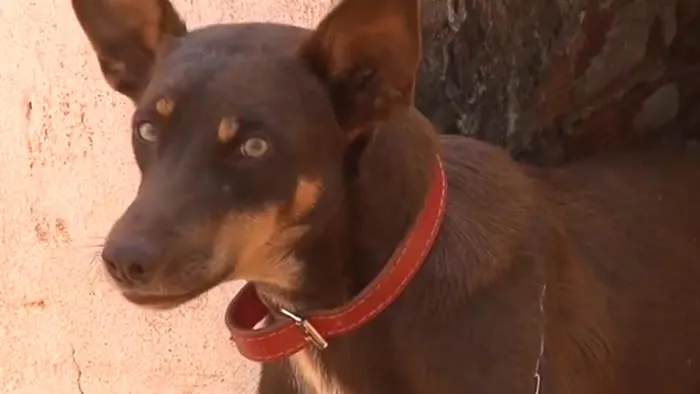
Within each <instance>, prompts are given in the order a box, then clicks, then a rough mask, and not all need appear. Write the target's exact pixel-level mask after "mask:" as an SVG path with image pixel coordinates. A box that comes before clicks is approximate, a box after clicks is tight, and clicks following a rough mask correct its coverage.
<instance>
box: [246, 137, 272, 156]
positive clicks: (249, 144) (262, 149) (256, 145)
mask: <svg viewBox="0 0 700 394" xmlns="http://www.w3.org/2000/svg"><path fill="white" fill-rule="evenodd" d="M267 150H268V144H267V141H265V140H264V139H262V138H250V139H247V140H246V141H245V142H243V144H241V154H242V155H243V156H248V157H253V158H258V157H261V156H262V155H264V154H265V153H267Z"/></svg>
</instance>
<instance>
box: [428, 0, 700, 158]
mask: <svg viewBox="0 0 700 394" xmlns="http://www.w3.org/2000/svg"><path fill="white" fill-rule="evenodd" d="M699 11H700V1H699V0H532V1H527V2H518V1H506V0H447V1H445V0H424V33H425V46H424V48H425V59H424V62H423V72H422V75H421V84H420V88H419V100H420V102H419V106H420V108H421V109H423V110H424V112H425V113H426V114H427V115H429V116H430V117H431V118H432V119H433V120H434V121H435V122H436V123H437V124H438V125H439V126H440V127H441V129H442V130H444V131H445V132H450V133H463V134H467V135H474V136H477V137H479V138H483V139H486V140H488V141H491V142H495V143H498V144H502V145H506V146H508V147H509V148H510V149H511V150H512V151H513V153H514V154H515V156H516V157H521V158H525V159H530V160H534V161H537V162H542V163H552V162H559V161H561V160H562V159H565V158H567V157H569V158H570V157H577V156H581V155H588V154H590V153H593V152H600V151H602V150H609V149H616V148H624V147H629V146H632V145H634V144H636V143H638V142H640V141H644V140H646V139H648V136H649V135H650V134H651V133H654V132H656V131H659V130H662V129H664V128H666V129H674V130H681V131H682V132H684V133H693V132H694V131H695V130H696V129H697V127H698V123H699V122H700V115H699V114H698V109H699V108H698V104H699V103H700V13H699Z"/></svg>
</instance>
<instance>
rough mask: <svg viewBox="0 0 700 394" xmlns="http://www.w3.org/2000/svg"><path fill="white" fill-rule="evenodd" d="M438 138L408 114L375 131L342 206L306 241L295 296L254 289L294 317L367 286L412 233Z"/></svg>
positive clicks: (337, 301)
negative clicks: (410, 232)
mask: <svg viewBox="0 0 700 394" xmlns="http://www.w3.org/2000/svg"><path fill="white" fill-rule="evenodd" d="M436 136H437V134H436V133H435V131H434V129H433V126H432V125H431V124H430V123H429V121H428V120H427V119H425V118H424V117H423V116H422V115H421V114H420V113H419V112H418V111H416V110H411V111H409V112H408V113H406V114H402V115H401V116H396V117H395V118H393V119H392V120H391V121H388V122H386V123H384V124H382V125H380V126H378V127H377V130H376V131H375V132H374V136H373V138H372V140H371V142H369V143H368V144H367V146H366V147H365V149H364V150H363V152H362V153H361V156H360V158H359V162H358V169H357V173H356V174H355V176H354V177H353V179H352V180H349V181H348V186H347V192H346V196H345V201H344V202H343V204H340V206H341V207H342V208H339V209H338V210H337V212H336V215H335V216H334V217H332V218H330V219H328V220H326V226H325V227H324V228H322V229H317V230H316V231H313V232H312V233H310V234H309V236H308V237H306V239H305V240H304V241H303V245H301V248H300V250H299V251H298V257H299V258H300V259H302V260H303V263H304V267H305V270H304V278H303V281H302V283H303V285H302V287H301V288H300V289H299V290H298V291H291V292H289V291H287V292H280V291H275V290H273V289H269V288H264V287H262V288H260V289H259V290H260V291H261V293H262V295H263V297H264V298H266V299H267V300H268V301H270V302H272V303H274V304H277V306H282V307H285V308H288V309H291V310H294V311H297V312H304V311H308V310H319V309H330V308H334V307H338V306H341V305H342V304H344V303H345V302H347V301H348V300H349V299H350V298H351V297H354V296H355V295H357V294H358V293H359V292H360V291H361V290H362V289H363V288H364V287H366V286H367V285H368V284H369V283H370V282H371V281H372V280H373V279H374V278H375V277H376V276H377V274H378V273H379V272H380V271H381V270H382V268H384V267H385V266H386V264H387V263H388V262H389V260H390V258H391V256H392V254H393V253H394V250H395V249H396V248H397V247H398V246H399V244H400V243H401V241H402V240H403V238H404V236H405V235H406V234H407V233H408V232H409V231H410V230H411V227H412V224H413V221H414V219H415V218H416V216H417V215H418V213H419V212H420V211H421V209H422V208H423V204H424V199H425V196H426V194H427V192H428V189H429V187H430V182H431V180H432V177H433V169H434V164H435V155H436V152H437V138H436Z"/></svg>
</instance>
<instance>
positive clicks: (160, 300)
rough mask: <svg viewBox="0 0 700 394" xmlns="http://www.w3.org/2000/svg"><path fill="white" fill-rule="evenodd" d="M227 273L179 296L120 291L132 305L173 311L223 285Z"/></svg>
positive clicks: (227, 275)
mask: <svg viewBox="0 0 700 394" xmlns="http://www.w3.org/2000/svg"><path fill="white" fill-rule="evenodd" d="M229 276H230V275H229V273H228V272H226V273H225V274H222V275H219V277H217V278H216V279H215V280H212V281H210V282H207V283H206V284H204V285H202V286H199V287H198V288H196V289H194V290H191V291H188V292H185V293H181V294H167V293H163V294H153V293H142V292H138V291H132V290H123V291H122V296H123V297H124V298H126V300H127V301H129V302H131V303H132V304H135V305H138V306H141V307H144V308H149V309H157V310H167V309H173V308H176V307H178V306H181V305H183V304H186V303H187V302H189V301H192V300H194V299H195V298H198V297H199V296H201V295H202V294H204V293H206V292H207V291H209V290H211V289H213V288H214V287H216V286H218V285H219V284H221V283H223V282H225V281H226V279H227V278H228V277H229Z"/></svg>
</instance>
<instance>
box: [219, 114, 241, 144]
mask: <svg viewBox="0 0 700 394" xmlns="http://www.w3.org/2000/svg"><path fill="white" fill-rule="evenodd" d="M237 132H238V120H237V119H236V118H235V117H232V116H231V117H228V118H223V119H221V122H219V129H218V130H217V134H216V138H218V139H219V142H221V143H222V144H225V143H227V142H229V141H231V140H232V139H233V138H234V137H235V136H236V133H237Z"/></svg>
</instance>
